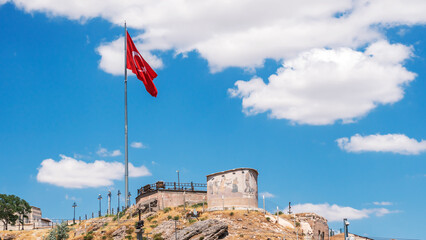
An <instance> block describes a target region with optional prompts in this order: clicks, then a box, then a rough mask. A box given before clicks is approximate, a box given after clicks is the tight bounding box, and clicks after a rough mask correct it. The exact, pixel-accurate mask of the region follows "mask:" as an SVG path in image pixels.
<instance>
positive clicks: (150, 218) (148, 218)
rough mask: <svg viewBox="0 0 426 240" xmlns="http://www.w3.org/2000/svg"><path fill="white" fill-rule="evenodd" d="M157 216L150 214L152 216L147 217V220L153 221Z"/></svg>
mask: <svg viewBox="0 0 426 240" xmlns="http://www.w3.org/2000/svg"><path fill="white" fill-rule="evenodd" d="M155 217H156V216H155V215H154V216H150V217H147V218H146V220H148V222H151V220H152V219H154V218H155Z"/></svg>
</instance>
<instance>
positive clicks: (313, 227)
mask: <svg viewBox="0 0 426 240" xmlns="http://www.w3.org/2000/svg"><path fill="white" fill-rule="evenodd" d="M296 218H297V220H298V221H299V222H300V224H301V227H302V229H303V233H304V234H305V239H315V240H328V235H329V231H328V223H327V219H325V218H323V217H321V216H319V215H317V214H315V213H298V214H296ZM308 224H309V227H308Z"/></svg>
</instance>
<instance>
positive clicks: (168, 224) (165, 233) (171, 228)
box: [152, 220, 175, 239]
mask: <svg viewBox="0 0 426 240" xmlns="http://www.w3.org/2000/svg"><path fill="white" fill-rule="evenodd" d="M158 233H161V236H162V237H163V238H164V239H174V238H173V237H174V234H175V221H173V220H169V221H165V222H162V223H161V224H160V225H158V226H157V227H156V228H154V230H153V231H152V234H153V235H155V234H158Z"/></svg>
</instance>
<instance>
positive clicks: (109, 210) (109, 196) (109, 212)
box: [107, 191, 111, 214]
mask: <svg viewBox="0 0 426 240" xmlns="http://www.w3.org/2000/svg"><path fill="white" fill-rule="evenodd" d="M107 214H111V191H108V210H107Z"/></svg>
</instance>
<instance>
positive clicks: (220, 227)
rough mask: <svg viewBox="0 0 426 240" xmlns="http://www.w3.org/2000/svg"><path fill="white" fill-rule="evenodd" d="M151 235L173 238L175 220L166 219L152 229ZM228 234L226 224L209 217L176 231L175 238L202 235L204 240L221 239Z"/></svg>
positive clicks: (181, 238) (169, 239)
mask: <svg viewBox="0 0 426 240" xmlns="http://www.w3.org/2000/svg"><path fill="white" fill-rule="evenodd" d="M152 233H153V235H155V234H158V233H161V236H162V237H163V238H164V239H167V240H172V239H175V222H174V221H173V220H170V221H166V222H163V223H161V224H160V225H158V227H156V228H155V229H154V230H153V232H152ZM226 235H228V224H226V223H225V222H223V221H220V220H217V219H209V220H205V221H200V222H196V223H194V224H192V225H191V226H189V227H186V228H184V229H181V230H178V231H177V239H179V240H189V239H199V238H200V237H204V240H216V239H222V238H224V237H225V236H226Z"/></svg>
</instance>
